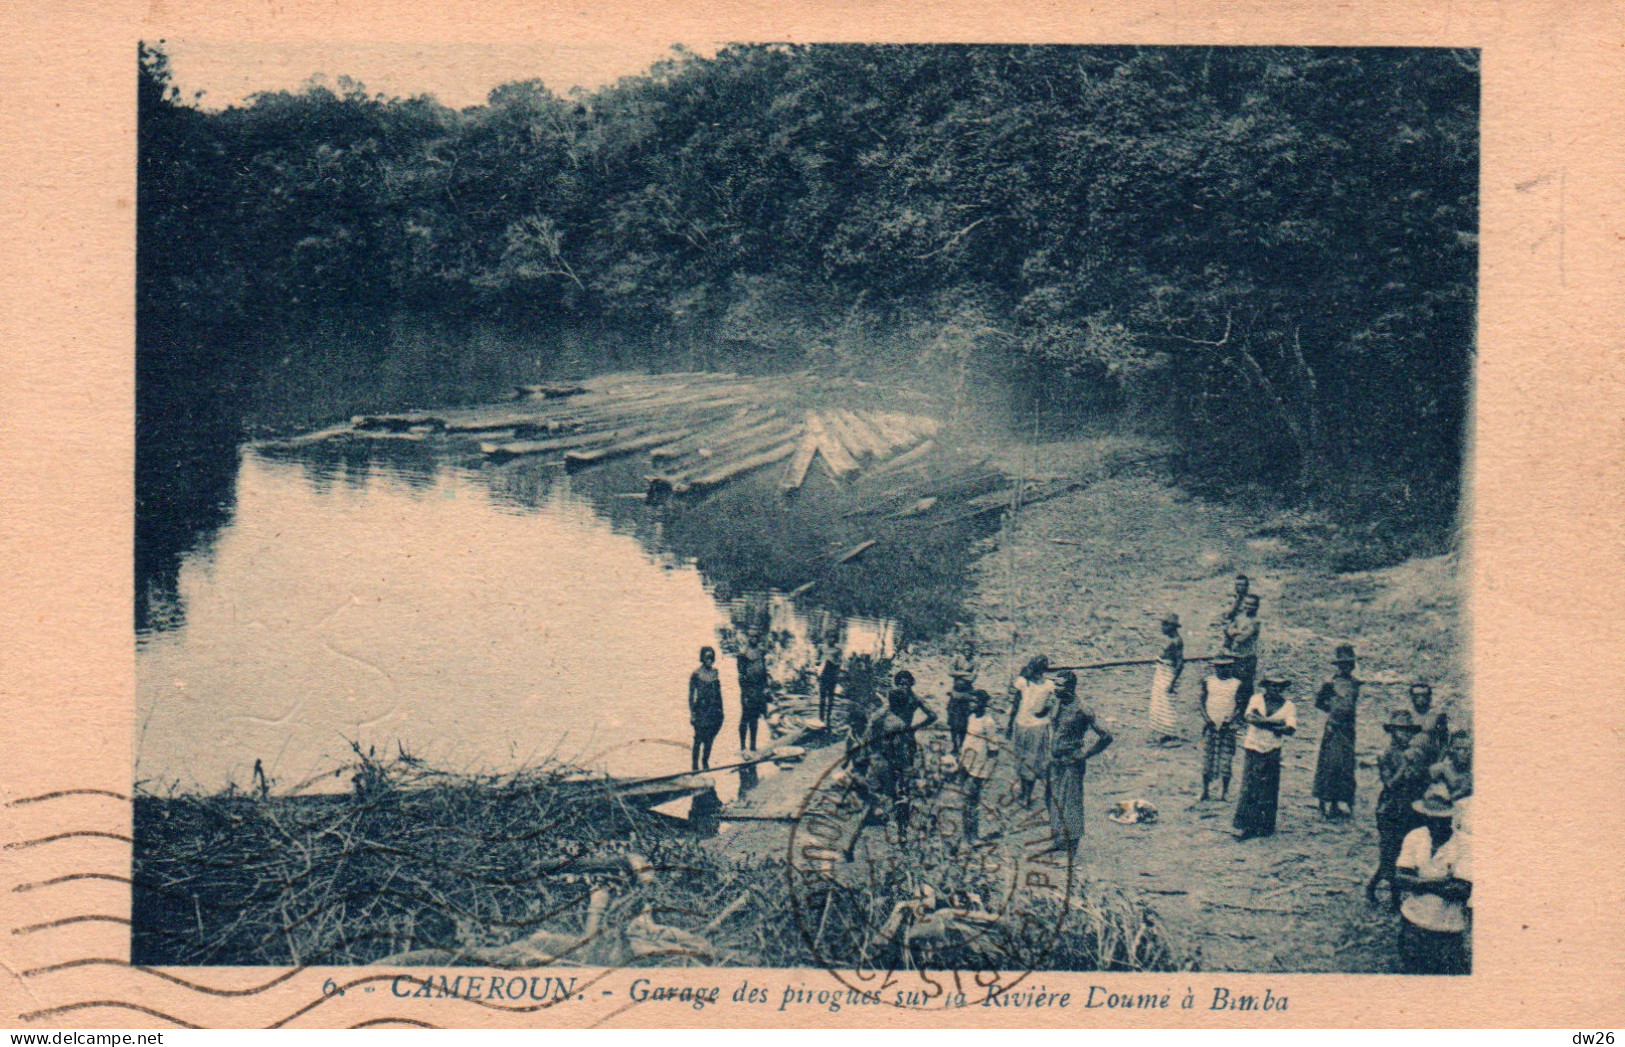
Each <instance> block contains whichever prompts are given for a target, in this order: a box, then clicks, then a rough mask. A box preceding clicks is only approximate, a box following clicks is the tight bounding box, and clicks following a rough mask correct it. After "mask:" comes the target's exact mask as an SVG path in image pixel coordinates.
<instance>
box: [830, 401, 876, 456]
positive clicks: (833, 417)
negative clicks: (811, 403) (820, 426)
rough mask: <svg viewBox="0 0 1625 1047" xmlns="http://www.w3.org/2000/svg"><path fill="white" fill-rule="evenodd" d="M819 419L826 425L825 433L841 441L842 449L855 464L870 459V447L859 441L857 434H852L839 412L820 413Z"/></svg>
mask: <svg viewBox="0 0 1625 1047" xmlns="http://www.w3.org/2000/svg"><path fill="white" fill-rule="evenodd" d="M818 418H819V420H820V421H821V422H823V423H824V430H825V432H828V433H829V434H830V435H831V436H833V437H834V438H835V439H836V440H838V441H840V444H841V447H842V448H844V449H845V451H846V453H847V455H848V457H850V458H851V459H852V460H853V461H854V462H861V461H862V460H863V459H865V458H867V457H869V447H868V445H867V444H865V443H864V442H863V441H862V440H860V439H858V437H857V434H856V433H854V432H852V430H851V429H850V428H849V427H848V426H847V424H846V419H844V418H842V417H841V414H840V412H839V411H823V412H820V413H819V415H818Z"/></svg>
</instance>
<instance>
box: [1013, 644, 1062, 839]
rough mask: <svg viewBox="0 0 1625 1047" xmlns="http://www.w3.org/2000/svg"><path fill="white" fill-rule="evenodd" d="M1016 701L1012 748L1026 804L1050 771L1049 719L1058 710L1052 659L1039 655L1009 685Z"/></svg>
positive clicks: (1014, 705) (1022, 803) (1022, 796)
mask: <svg viewBox="0 0 1625 1047" xmlns="http://www.w3.org/2000/svg"><path fill="white" fill-rule="evenodd" d="M1010 695H1011V698H1012V699H1013V704H1012V705H1011V706H1010V723H1009V725H1008V726H1007V727H1006V728H1005V730H1006V731H1007V732H1008V733H1009V735H1010V749H1011V750H1012V751H1013V752H1014V753H1015V757H1016V776H1017V777H1018V778H1019V779H1020V780H1021V792H1020V794H1019V797H1020V801H1021V805H1022V806H1023V807H1025V806H1027V805H1028V804H1030V803H1032V799H1033V787H1034V786H1036V785H1037V784H1038V780H1039V779H1040V778H1042V777H1044V776H1045V775H1046V774H1047V773H1048V772H1049V721H1050V717H1051V716H1052V715H1053V714H1054V712H1055V682H1054V681H1053V680H1050V679H1049V659H1048V658H1047V657H1045V656H1044V655H1041V654H1040V655H1037V656H1035V657H1034V658H1033V660H1032V661H1030V662H1028V663H1027V665H1026V667H1025V668H1023V669H1022V670H1021V672H1020V674H1019V675H1017V676H1016V678H1015V680H1014V681H1013V682H1012V683H1011V684H1010Z"/></svg>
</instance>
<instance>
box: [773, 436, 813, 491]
mask: <svg viewBox="0 0 1625 1047" xmlns="http://www.w3.org/2000/svg"><path fill="white" fill-rule="evenodd" d="M817 456H818V437H816V436H814V435H813V434H812V433H808V434H807V435H806V436H803V437H802V438H801V443H800V444H799V445H798V446H797V447H796V454H795V457H794V458H791V459H790V468H789V469H788V470H786V472H785V474H784V482H783V483H781V484H779V490H781V491H783V492H784V493H785V494H794V493H795V492H796V491H799V490H801V485H802V484H803V483H805V482H806V481H807V471H808V470H809V469H811V468H812V463H813V459H814V458H815V457H817Z"/></svg>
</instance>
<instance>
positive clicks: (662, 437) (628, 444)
mask: <svg viewBox="0 0 1625 1047" xmlns="http://www.w3.org/2000/svg"><path fill="white" fill-rule="evenodd" d="M693 432H694V430H692V429H668V430H666V431H665V432H662V433H646V434H645V435H643V436H637V437H633V438H632V439H630V440H620V441H617V442H615V443H612V444H605V445H604V446H602V447H593V448H589V449H587V450H578V451H568V452H566V453H565V455H564V469H565V471H566V472H572V473H573V472H576V471H578V470H581V469H586V468H588V467H589V466H594V465H598V464H600V463H602V462H608V461H611V460H613V459H616V458H621V457H624V456H626V455H629V454H634V453H636V452H638V451H646V450H648V449H649V448H651V447H659V446H660V445H661V444H669V443H673V442H675V441H677V440H681V439H682V438H683V437H685V436H689V435H691V434H692V433H693Z"/></svg>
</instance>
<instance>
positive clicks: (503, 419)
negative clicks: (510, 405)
mask: <svg viewBox="0 0 1625 1047" xmlns="http://www.w3.org/2000/svg"><path fill="white" fill-rule="evenodd" d="M551 424H552V423H550V422H549V420H548V416H547V415H545V414H541V413H539V412H536V411H498V412H495V413H493V412H488V411H472V412H468V413H465V414H460V415H455V414H448V415H447V416H446V432H448V433H484V432H492V431H495V430H497V429H519V428H537V429H543V430H545V429H547V428H548V427H549V426H550V425H551Z"/></svg>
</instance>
